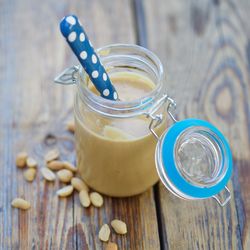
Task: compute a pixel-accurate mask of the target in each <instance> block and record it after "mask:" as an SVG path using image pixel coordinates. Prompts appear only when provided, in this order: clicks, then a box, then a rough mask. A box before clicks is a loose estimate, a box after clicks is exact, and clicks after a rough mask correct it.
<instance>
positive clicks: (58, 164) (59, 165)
mask: <svg viewBox="0 0 250 250" xmlns="http://www.w3.org/2000/svg"><path fill="white" fill-rule="evenodd" d="M63 166H64V165H63V162H62V161H50V162H48V163H47V167H48V168H49V169H51V170H61V169H63Z"/></svg>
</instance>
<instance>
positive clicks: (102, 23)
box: [0, 0, 159, 249]
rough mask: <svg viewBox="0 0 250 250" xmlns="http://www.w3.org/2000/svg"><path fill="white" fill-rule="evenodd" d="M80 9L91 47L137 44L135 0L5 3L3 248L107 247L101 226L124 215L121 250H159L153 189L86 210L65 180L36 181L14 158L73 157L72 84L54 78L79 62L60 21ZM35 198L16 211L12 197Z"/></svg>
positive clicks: (0, 182)
mask: <svg viewBox="0 0 250 250" xmlns="http://www.w3.org/2000/svg"><path fill="white" fill-rule="evenodd" d="M67 13H76V14H77V15H78V16H79V17H80V19H81V20H82V23H84V25H85V27H86V31H87V32H88V33H89V36H90V37H91V38H92V41H93V44H94V45H95V46H96V47H98V46H101V45H105V44H108V43H116V42H124V43H126V42H130V43H133V42H135V34H134V32H135V30H134V27H133V23H132V20H133V18H132V11H131V9H130V2H129V1H122V0H117V1H105V2H104V1H100V0H99V1H98V0H94V1H87V0H85V1H76V0H74V1H70V2H68V1H64V0H63V1H60V3H58V2H51V1H47V0H45V1H42V2H39V3H38V2H34V1H31V0H25V1H22V2H19V1H11V2H8V1H2V2H1V3H0V30H1V32H2V33H1V34H2V35H1V38H0V50H1V53H0V54H1V60H0V82H1V84H0V100H1V101H0V117H1V118H0V156H1V157H0V165H1V168H2V173H1V175H0V190H1V192H0V225H1V228H0V249H102V248H103V246H104V244H103V243H101V242H100V241H99V239H98V230H99V228H100V226H101V224H102V223H104V222H105V223H107V222H110V220H111V219H114V218H120V219H123V220H124V221H126V223H127V225H128V234H127V235H126V236H117V235H114V233H113V234H112V237H111V238H112V241H115V242H117V243H118V245H119V249H159V237H158V227H157V218H156V212H155V203H154V199H153V192H152V190H149V191H148V192H146V193H144V194H143V195H140V196H136V197H133V198H129V199H111V198H106V197H105V206H104V207H103V208H101V209H95V208H89V209H83V208H82V207H81V206H80V204H79V200H78V195H77V194H75V195H74V196H72V197H71V198H68V199H58V198H57V196H56V190H57V189H58V188H59V186H61V184H58V183H55V184H48V183H45V182H44V180H43V179H42V177H41V174H40V173H39V174H38V176H37V178H36V180H35V181H34V182H33V183H32V184H30V183H26V182H25V181H24V179H23V176H22V174H23V172H22V171H21V170H19V169H17V168H16V167H15V159H14V157H15V155H16V153H17V152H18V151H20V150H27V151H28V152H29V153H30V154H31V155H32V156H33V157H34V158H35V159H36V160H37V161H38V162H39V167H42V166H43V165H44V162H43V155H44V153H45V152H47V151H48V150H49V149H51V148H59V150H60V152H61V155H62V159H68V160H70V161H74V160H75V152H74V141H73V136H72V135H70V134H69V133H68V132H66V131H65V128H64V126H65V122H66V121H67V120H68V119H70V118H72V105H73V91H72V87H63V86H55V85H54V84H53V83H52V79H53V78H54V76H55V75H56V74H57V73H59V72H60V71H61V70H62V69H64V68H65V67H66V66H71V65H73V63H75V62H76V60H75V59H74V56H73V55H72V54H71V52H70V50H69V49H68V48H67V45H66V44H65V41H64V39H62V37H61V36H60V34H59V29H58V22H59V20H60V19H61V17H62V16H63V15H65V14H67ZM17 196H21V197H24V198H26V199H27V200H29V201H30V202H31V209H30V210H29V211H26V212H23V211H18V210H17V209H11V207H10V203H11V200H12V199H13V198H14V197H17Z"/></svg>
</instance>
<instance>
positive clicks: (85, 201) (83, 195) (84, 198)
mask: <svg viewBox="0 0 250 250" xmlns="http://www.w3.org/2000/svg"><path fill="white" fill-rule="evenodd" d="M79 199H80V202H81V204H82V206H83V207H89V206H90V204H91V203H90V199H89V194H88V192H87V191H86V190H84V189H83V190H81V192H80V193H79Z"/></svg>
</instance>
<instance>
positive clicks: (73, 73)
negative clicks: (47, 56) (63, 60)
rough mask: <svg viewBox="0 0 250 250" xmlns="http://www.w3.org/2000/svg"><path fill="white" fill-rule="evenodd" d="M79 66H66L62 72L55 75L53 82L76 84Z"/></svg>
mask: <svg viewBox="0 0 250 250" xmlns="http://www.w3.org/2000/svg"><path fill="white" fill-rule="evenodd" d="M78 71H79V66H75V65H74V66H72V67H69V68H66V69H65V70H64V71H63V72H62V73H60V74H59V75H58V76H56V77H55V79H54V82H55V83H59V84H63V85H72V84H76V82H77V79H78V74H77V73H78Z"/></svg>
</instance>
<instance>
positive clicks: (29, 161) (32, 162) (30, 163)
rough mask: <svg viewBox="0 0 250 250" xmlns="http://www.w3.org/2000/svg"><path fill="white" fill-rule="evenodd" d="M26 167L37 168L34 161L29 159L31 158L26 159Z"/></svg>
mask: <svg viewBox="0 0 250 250" xmlns="http://www.w3.org/2000/svg"><path fill="white" fill-rule="evenodd" d="M27 166H28V167H29V168H35V167H37V162H36V160H35V159H33V158H31V157H28V159H27Z"/></svg>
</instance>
